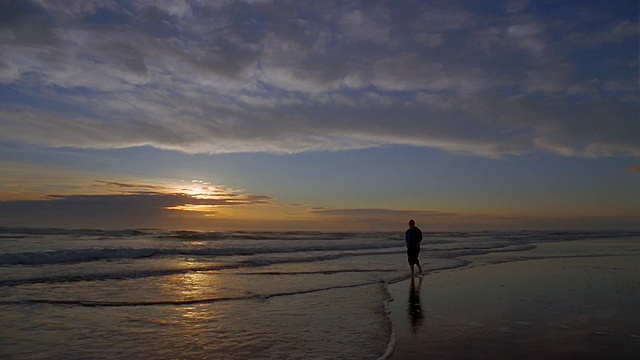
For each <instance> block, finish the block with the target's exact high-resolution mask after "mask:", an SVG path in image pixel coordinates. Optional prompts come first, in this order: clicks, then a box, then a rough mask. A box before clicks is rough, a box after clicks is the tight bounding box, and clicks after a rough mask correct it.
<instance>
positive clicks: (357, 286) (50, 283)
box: [0, 228, 637, 359]
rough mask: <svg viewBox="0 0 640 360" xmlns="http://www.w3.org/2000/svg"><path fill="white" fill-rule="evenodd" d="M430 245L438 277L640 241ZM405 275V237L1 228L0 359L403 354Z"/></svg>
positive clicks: (464, 236)
mask: <svg viewBox="0 0 640 360" xmlns="http://www.w3.org/2000/svg"><path fill="white" fill-rule="evenodd" d="M425 235H426V240H425V243H424V245H423V250H422V255H421V258H422V259H423V260H426V261H427V263H426V264H425V270H426V271H428V272H434V271H439V272H451V271H455V269H460V268H471V267H474V266H480V265H482V264H486V263H492V262H500V261H503V262H510V261H519V260H520V257H521V256H525V255H523V254H526V256H532V255H531V254H532V253H534V254H535V253H537V254H538V255H539V256H541V257H549V256H558V253H559V250H558V249H555V250H553V251H548V252H545V251H546V250H545V247H544V246H545V244H547V245H548V244H555V243H557V242H559V241H567V240H568V241H587V242H590V243H596V242H597V241H598V239H604V238H618V239H622V238H628V237H632V236H637V234H634V233H628V232H601V233H582V232H581V233H576V232H564V233H549V232H480V233H427V234H425ZM567 251H569V250H567ZM560 252H561V251H560ZM554 254H555V255H554ZM538 255H536V256H538ZM565 255H566V256H573V255H575V253H568V254H565ZM407 277H408V266H407V264H406V255H405V249H404V239H403V232H402V231H398V232H393V233H320V232H281V233H274V232H261V233H257V232H256V233H246V232H208V233H207V232H185V231H160V230H141V231H140V230H135V231H134V230H123V231H99V230H59V229H16V228H0V332H1V334H0V357H2V358H9V359H51V358H57V359H65V358H66V359H75V358H104V359H106V358H156V359H173V358H193V359H212V358H214V359H215V358H224V359H263V358H264V359H269V358H274V359H275V358H277V359H288V358H291V359H294V358H296V359H297V358H314V359H322V358H325V359H376V358H385V357H388V356H390V355H391V354H392V353H393V351H394V344H395V334H394V327H393V324H392V323H391V320H390V318H389V316H388V313H387V309H386V300H388V299H389V293H388V286H389V284H394V283H397V282H399V281H401V280H404V279H406V278H407Z"/></svg>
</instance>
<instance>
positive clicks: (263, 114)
mask: <svg viewBox="0 0 640 360" xmlns="http://www.w3.org/2000/svg"><path fill="white" fill-rule="evenodd" d="M6 5H7V6H3V8H4V9H6V11H5V14H6V15H4V17H3V18H2V22H1V23H0V41H1V46H2V52H1V53H0V54H1V55H0V84H2V85H1V86H2V87H3V94H4V95H3V100H2V107H1V108H0V126H2V129H3V131H2V133H1V134H0V138H2V139H5V140H11V141H20V142H24V143H30V144H36V145H40V146H54V147H64V146H68V147H79V148H101V149H111V148H124V147H132V146H141V145H150V146H154V147H157V148H162V149H171V150H177V151H182V152H187V153H229V152H274V153H296V152H304V151H318V150H333V151H335V150H342V149H359V148H366V147H375V146H383V145H388V144H400V145H410V146H426V147H433V148H438V149H443V150H445V151H451V152H461V153H470V154H476V155H481V156H502V155H516V154H523V153H531V152H539V151H545V152H551V153H556V154H561V155H566V156H610V155H615V154H630V155H638V154H640V149H639V145H638V144H637V125H636V124H637V105H635V104H637V101H638V92H637V84H635V83H634V82H633V79H637V74H638V73H637V71H638V70H637V66H636V65H635V64H637V58H636V55H637V54H635V52H633V51H629V49H635V48H636V47H637V44H636V42H634V41H633V40H634V39H637V29H635V27H633V26H632V24H634V22H633V21H631V20H629V19H623V18H620V17H619V16H617V17H616V16H615V14H613V15H611V14H610V15H609V17H608V18H607V17H606V16H599V15H600V9H599V8H598V7H597V4H595V3H593V4H591V3H589V4H585V5H584V6H581V10H582V11H581V12H578V11H576V10H577V9H576V8H574V7H573V6H574V5H564V6H562V7H558V8H557V9H554V10H553V11H555V12H551V13H549V12H548V11H549V10H544V9H542V8H540V9H538V8H537V7H529V6H527V2H525V1H509V2H502V3H500V4H497V5H496V6H495V7H492V8H490V9H489V10H486V11H484V12H482V13H478V11H479V10H478V9H475V8H465V7H463V6H462V5H458V6H454V5H438V4H432V3H424V2H415V3H411V4H403V5H398V4H392V3H388V2H377V1H376V2H366V3H359V2H345V3H338V4H329V3H326V2H314V1H310V2H305V1H279V2H271V1H246V2H242V1H236V2H229V1H218V2H202V1H162V2H153V3H150V2H147V1H131V2H119V1H110V0H103V1H98V0H96V1H86V2H71V3H69V4H65V5H61V4H58V3H57V2H49V1H39V2H30V1H21V2H6ZM405 6H406V7H407V8H405ZM617 6H619V7H620V9H621V10H624V8H623V6H624V5H617ZM409 7H410V9H411V11H407V9H409ZM505 9H506V11H507V14H508V16H503V15H504V11H505ZM620 9H618V10H620ZM632 10H634V9H632ZM545 11H547V12H545ZM634 11H635V10H634ZM585 13H589V14H590V15H591V17H588V16H585V15H584V14H585ZM548 19H551V20H555V19H560V20H557V21H551V20H549V21H548ZM603 19H604V20H603ZM607 19H609V20H607ZM587 39H592V41H591V42H589V41H587ZM596 43H597V44H596ZM598 44H600V45H602V44H607V46H609V47H611V49H609V48H607V49H602V48H601V46H600V45H598ZM605 50H606V51H607V52H606V54H611V53H616V54H618V55H616V57H615V58H611V57H610V56H608V55H607V56H603V54H604V53H600V51H605ZM585 52H586V55H585ZM532 55H533V56H532ZM603 59H608V60H607V61H609V62H607V61H605V60H603ZM587 60H589V61H590V62H587ZM611 61H613V63H612V62H611ZM625 64H627V65H625ZM628 64H634V65H633V66H630V65H628ZM612 66H615V69H616V71H611V67H612ZM634 128H635V130H634ZM596 132H597V133H598V134H601V136H595V135H594V134H595V133H596Z"/></svg>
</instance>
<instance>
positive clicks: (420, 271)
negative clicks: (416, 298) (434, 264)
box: [411, 260, 422, 275]
mask: <svg viewBox="0 0 640 360" xmlns="http://www.w3.org/2000/svg"><path fill="white" fill-rule="evenodd" d="M416 265H418V271H419V273H418V274H420V275H422V266H420V260H416ZM411 273H412V274H413V271H412V272H411Z"/></svg>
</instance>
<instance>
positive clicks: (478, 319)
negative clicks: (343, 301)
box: [388, 252, 640, 360]
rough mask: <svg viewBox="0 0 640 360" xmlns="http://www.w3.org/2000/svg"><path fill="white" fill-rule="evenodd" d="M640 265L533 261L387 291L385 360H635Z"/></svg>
mask: <svg viewBox="0 0 640 360" xmlns="http://www.w3.org/2000/svg"><path fill="white" fill-rule="evenodd" d="M638 264H640V254H639V253H637V252H636V253H631V254H629V255H622V254H616V255H611V256H604V255H603V256H593V257H574V258H532V259H528V260H527V261H510V262H503V263H495V264H484V265H478V266H472V267H465V268H458V269H454V270H451V271H440V272H432V273H427V274H426V275H422V276H421V277H418V278H410V279H407V280H402V281H399V282H397V283H393V284H389V285H388V291H389V293H390V294H391V296H392V298H393V300H392V301H390V302H389V303H388V310H389V316H390V318H391V321H392V324H393V329H392V331H393V333H394V334H395V339H394V346H395V347H394V351H393V353H392V354H391V356H390V357H389V359H391V360H405V359H420V358H435V359H438V358H443V359H446V358H448V359H465V358H469V359H471V358H473V359H495V358H519V359H540V358H544V359H566V358H581V359H596V358H598V359H599V358H607V357H613V358H618V359H627V358H628V359H631V358H635V357H636V356H637V351H639V350H640V330H638V329H640V310H638V308H637V305H636V304H638V303H640V289H639V288H638V286H637V285H632V284H635V283H636V282H637V275H635V274H639V273H640V265H638ZM634 279H635V281H636V282H634Z"/></svg>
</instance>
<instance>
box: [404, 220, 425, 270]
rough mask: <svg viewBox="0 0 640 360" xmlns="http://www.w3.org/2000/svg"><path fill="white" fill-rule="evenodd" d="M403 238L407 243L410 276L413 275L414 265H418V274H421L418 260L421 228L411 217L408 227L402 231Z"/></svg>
mask: <svg viewBox="0 0 640 360" xmlns="http://www.w3.org/2000/svg"><path fill="white" fill-rule="evenodd" d="M404 240H405V242H406V243H407V259H408V260H409V266H411V276H413V275H414V272H413V266H414V265H418V274H422V267H421V266H420V260H418V255H420V242H421V241H422V230H420V228H419V227H417V226H416V222H415V221H414V220H413V219H411V220H409V229H407V231H406V232H405V233H404Z"/></svg>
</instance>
